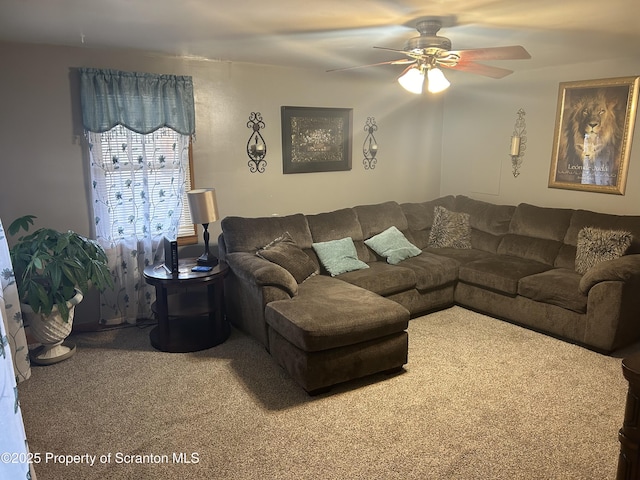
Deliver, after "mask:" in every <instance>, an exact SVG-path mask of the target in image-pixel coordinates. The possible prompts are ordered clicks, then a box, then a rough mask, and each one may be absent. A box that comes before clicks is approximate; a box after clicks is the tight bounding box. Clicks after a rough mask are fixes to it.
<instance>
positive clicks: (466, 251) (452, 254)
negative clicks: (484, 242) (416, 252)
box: [423, 248, 493, 264]
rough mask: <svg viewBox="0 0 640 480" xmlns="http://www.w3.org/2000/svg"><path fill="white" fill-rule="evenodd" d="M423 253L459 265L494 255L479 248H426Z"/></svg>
mask: <svg viewBox="0 0 640 480" xmlns="http://www.w3.org/2000/svg"><path fill="white" fill-rule="evenodd" d="M423 252H428V253H433V254H435V255H439V256H444V257H447V258H451V259H452V260H455V261H456V262H458V264H464V263H469V262H473V261H475V260H480V259H481V258H486V257H489V256H491V255H493V254H492V253H491V252H487V251H485V250H478V249H477V248H425V249H424V250H423Z"/></svg>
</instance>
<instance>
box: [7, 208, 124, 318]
mask: <svg viewBox="0 0 640 480" xmlns="http://www.w3.org/2000/svg"><path fill="white" fill-rule="evenodd" d="M34 218H36V217H35V216H33V215H25V216H23V217H20V218H17V219H16V220H14V221H13V222H12V223H11V225H9V228H8V232H9V234H10V235H16V234H17V233H18V232H19V231H20V230H24V231H25V232H28V231H29V228H30V227H31V226H32V225H33V220H34ZM10 254H11V262H12V263H13V270H14V274H15V277H16V283H17V285H18V294H19V295H20V301H21V302H23V303H27V304H28V305H29V306H30V307H31V308H32V309H33V311H34V312H36V313H43V314H44V315H49V314H50V313H51V310H52V309H53V307H54V305H57V307H58V311H59V312H60V314H61V315H62V318H63V320H64V321H65V322H67V321H68V320H69V308H68V307H67V300H69V299H71V298H73V296H74V295H75V294H76V292H75V291H76V289H77V290H80V291H81V292H83V293H86V292H87V290H88V289H89V287H90V286H93V287H94V288H96V289H98V290H99V291H103V290H105V289H106V288H107V287H110V288H112V287H113V279H112V278H111V274H110V272H109V268H108V265H107V255H106V254H105V252H104V250H103V248H102V247H101V246H100V245H98V243H97V242H95V241H94V240H90V239H88V238H86V237H83V236H82V235H79V234H77V233H75V232H73V231H71V230H69V231H67V232H59V231H57V230H53V229H51V228H40V229H38V230H36V231H34V232H33V233H31V234H29V235H26V236H23V237H20V238H18V240H17V242H16V243H15V245H13V246H12V247H11V249H10Z"/></svg>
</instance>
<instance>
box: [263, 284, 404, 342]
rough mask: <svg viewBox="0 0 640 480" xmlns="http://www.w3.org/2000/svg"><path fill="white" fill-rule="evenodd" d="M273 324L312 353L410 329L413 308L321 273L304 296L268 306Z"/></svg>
mask: <svg viewBox="0 0 640 480" xmlns="http://www.w3.org/2000/svg"><path fill="white" fill-rule="evenodd" d="M265 319H266V322H267V324H269V326H270V327H271V328H273V329H274V330H275V331H277V332H278V333H279V334H280V335H281V336H282V337H284V338H285V339H287V340H288V341H289V342H291V343H292V344H293V345H295V346H296V347H298V348H300V349H301V350H304V351H306V352H316V351H321V350H327V349H330V348H336V347H341V346H345V345H353V344H356V343H361V342H366V341H368V340H372V339H375V338H382V337H384V336H386V335H391V334H394V333H397V332H402V331H404V330H405V329H406V328H407V326H408V323H409V311H408V310H407V309H406V308H404V307H402V306H401V305H399V304H398V303H396V302H394V301H392V300H388V299H386V298H384V297H381V296H380V295H377V294H375V293H372V292H369V291H367V290H365V289H363V288H360V287H357V286H355V285H350V284H348V283H346V282H343V281H341V280H338V279H337V278H330V277H327V276H322V275H316V276H314V277H311V278H310V279H309V280H307V281H306V282H304V283H303V284H302V285H300V289H299V292H298V296H296V297H294V298H292V299H290V300H277V301H274V302H271V303H269V304H268V305H267V306H266V308H265Z"/></svg>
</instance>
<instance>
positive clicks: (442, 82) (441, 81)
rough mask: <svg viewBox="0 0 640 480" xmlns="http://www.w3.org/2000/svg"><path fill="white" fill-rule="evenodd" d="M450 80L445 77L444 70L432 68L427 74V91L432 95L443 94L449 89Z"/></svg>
mask: <svg viewBox="0 0 640 480" xmlns="http://www.w3.org/2000/svg"><path fill="white" fill-rule="evenodd" d="M449 85H451V83H449V80H447V78H446V77H445V76H444V73H442V70H440V69H439V68H436V67H432V68H430V69H429V71H428V72H427V90H429V91H430V92H431V93H438V92H442V91H443V90H446V89H447V88H449Z"/></svg>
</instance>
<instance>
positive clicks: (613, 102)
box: [549, 77, 640, 195]
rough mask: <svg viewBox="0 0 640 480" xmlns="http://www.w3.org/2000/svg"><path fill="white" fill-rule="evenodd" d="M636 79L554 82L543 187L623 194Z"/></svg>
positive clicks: (636, 98)
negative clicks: (554, 110) (546, 181)
mask: <svg viewBox="0 0 640 480" xmlns="http://www.w3.org/2000/svg"><path fill="white" fill-rule="evenodd" d="M639 79H640V77H620V78H607V79H601V80H586V81H577V82H562V83H560V88H559V91H558V110H557V113H556V129H555V134H554V139H553V152H552V158H551V171H550V172H549V187H551V188H565V189H569V190H583V191H587V192H600V193H613V194H617V195H624V191H625V187H626V182H627V170H628V168H629V158H630V154H631V140H632V137H633V128H634V124H635V118H636V110H637V104H638V82H639Z"/></svg>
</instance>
